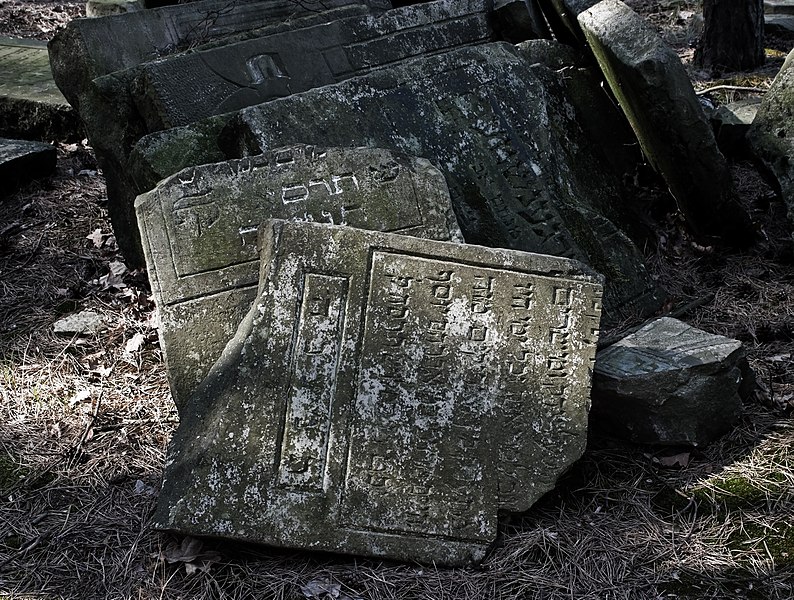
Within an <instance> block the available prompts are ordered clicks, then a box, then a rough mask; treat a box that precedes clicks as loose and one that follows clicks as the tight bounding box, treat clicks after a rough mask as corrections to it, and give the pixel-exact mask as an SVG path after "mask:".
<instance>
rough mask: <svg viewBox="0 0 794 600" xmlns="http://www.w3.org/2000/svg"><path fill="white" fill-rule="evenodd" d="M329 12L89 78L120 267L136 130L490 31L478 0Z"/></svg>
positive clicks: (130, 234)
mask: <svg viewBox="0 0 794 600" xmlns="http://www.w3.org/2000/svg"><path fill="white" fill-rule="evenodd" d="M341 10H343V9H338V11H341ZM345 10H346V9H345ZM338 11H337V12H336V13H330V12H326V13H322V15H324V17H323V16H322V15H321V16H314V17H311V19H312V22H307V19H308V18H304V19H302V20H294V21H291V22H290V24H289V27H287V26H285V25H283V24H282V25H279V26H278V27H277V28H275V29H276V30H275V31H274V30H267V31H266V32H265V31H263V32H262V35H261V36H259V37H257V38H255V39H250V40H244V41H238V42H235V43H231V44H227V45H223V46H219V47H213V48H208V49H205V50H202V49H198V50H197V51H195V52H190V53H183V54H177V55H174V56H171V57H166V58H164V59H161V60H157V61H153V62H150V63H146V64H143V65H139V66H137V67H136V68H134V69H130V70H127V71H125V72H121V73H113V74H111V75H108V76H105V77H102V78H97V79H95V80H94V84H95V90H94V92H93V93H92V94H90V102H91V110H89V111H82V112H83V113H84V115H85V116H84V118H85V120H86V123H87V127H88V129H89V131H90V132H95V135H93V136H92V139H95V141H94V142H93V146H94V148H95V150H96V151H97V154H98V156H99V157H100V159H101V164H102V166H103V170H104V172H105V176H106V178H107V185H108V212H109V214H110V218H111V221H112V223H113V228H114V231H115V233H116V240H117V243H118V244H119V248H120V249H121V251H122V252H123V253H124V256H125V258H126V259H127V262H128V264H140V263H142V262H143V257H142V255H141V250H140V240H139V239H138V238H137V236H136V235H135V233H136V231H135V227H134V223H135V219H134V214H133V209H132V205H133V202H134V198H135V196H136V194H137V191H146V190H147V189H149V188H146V189H140V190H138V188H137V186H136V185H135V183H134V182H133V181H132V180H131V178H130V176H129V174H128V171H127V165H126V162H127V154H128V152H129V150H130V145H131V144H132V143H133V142H134V141H136V140H137V139H138V138H139V137H141V136H143V135H144V134H145V133H147V132H152V131H159V130H162V129H167V128H169V127H174V126H177V125H185V124H188V123H191V122H193V121H196V120H199V119H201V118H203V117H208V116H211V115H217V114H221V113H226V112H229V111H232V110H235V109H239V108H242V107H245V106H250V105H252V104H257V103H260V102H265V101H267V100H270V99H273V98H278V97H282V96H287V95H289V94H292V93H297V92H301V91H305V90H307V89H311V88H314V87H320V86H323V85H326V84H330V83H335V82H337V81H341V80H344V79H349V78H351V77H354V76H357V75H361V74H363V73H366V72H369V71H371V70H373V69H375V68H378V67H382V66H384V65H390V64H393V63H395V62H397V61H401V60H406V59H408V58H412V57H416V56H421V55H424V54H433V53H437V52H440V51H444V50H447V49H449V48H450V47H458V46H465V45H472V44H477V43H480V42H483V41H488V40H492V39H494V37H495V34H494V32H493V29H492V28H491V26H490V17H491V15H490V13H489V12H488V11H489V2H488V1H487V0H440V1H437V2H430V3H428V4H423V5H419V6H410V7H405V8H402V9H396V10H392V11H388V12H386V13H383V14H381V15H379V16H377V17H376V16H373V15H358V16H350V15H349V14H340V13H339V12H338ZM340 17H346V18H340ZM318 22H320V24H318ZM87 95H88V94H87ZM86 100H87V99H84V100H83V104H85V103H86ZM133 101H134V102H133ZM306 139H308V140H310V139H311V138H306ZM300 141H305V140H300ZM221 158H222V157H220V158H219V159H218V160H220V159H221ZM200 162H202V163H205V162H208V161H206V160H202V161H200ZM209 162H214V161H209ZM169 174H170V173H169Z"/></svg>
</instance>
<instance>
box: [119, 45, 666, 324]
mask: <svg viewBox="0 0 794 600" xmlns="http://www.w3.org/2000/svg"><path fill="white" fill-rule="evenodd" d="M562 77H563V75H562V74H560V73H558V72H556V71H554V70H551V69H546V68H544V67H542V66H535V67H533V66H531V65H530V64H528V63H527V61H526V60H524V59H523V56H522V54H521V53H520V51H519V50H517V49H516V47H515V46H512V45H508V44H504V43H495V44H483V45H480V46H476V47H473V48H463V49H457V50H454V51H451V52H448V53H445V54H441V55H437V56H432V57H427V58H422V59H417V60H414V61H410V62H406V63H400V64H397V65H394V66H392V67H390V68H388V69H380V70H377V71H373V72H372V73H370V74H368V75H365V76H362V77H357V78H353V79H350V80H347V81H345V82H342V83H339V84H336V85H333V86H325V87H322V88H317V89H314V90H311V91H308V92H305V93H302V94H295V95H292V96H289V97H286V98H279V99H276V100H273V101H271V102H267V103H264V104H260V105H258V106H255V107H251V108H247V109H244V110H242V111H239V112H238V113H236V114H235V115H234V116H233V117H232V118H231V120H229V122H228V123H227V125H226V126H225V129H223V130H221V131H219V129H220V127H223V122H224V121H227V120H228V118H227V117H224V118H222V119H218V120H208V121H202V122H198V123H196V124H194V125H191V126H188V127H185V128H176V129H172V130H168V131H165V132H161V133H158V134H153V135H150V136H147V137H145V138H143V139H142V140H141V141H140V142H139V143H138V145H137V146H136V151H135V153H134V156H133V158H132V159H131V161H130V163H131V167H132V168H131V169H130V172H131V173H132V174H133V176H134V177H135V178H136V179H137V180H138V181H144V180H147V179H148V180H149V181H151V180H152V179H154V180H155V181H156V179H155V177H162V176H163V175H164V174H170V173H173V172H175V171H176V170H178V169H179V168H181V167H182V165H179V162H180V161H181V160H182V158H183V157H185V156H188V157H190V158H189V160H190V161H193V162H194V163H195V162H198V163H200V162H207V161H206V160H204V159H203V158H201V157H202V154H203V153H206V155H207V156H212V157H216V156H217V155H218V154H220V155H221V157H223V156H224V152H222V151H221V150H220V149H219V144H221V145H222V146H223V147H224V148H225V150H226V155H227V156H228V157H233V156H245V155H251V154H257V153H260V152H262V151H266V150H270V149H272V148H277V147H279V146H283V145H289V144H293V143H299V142H301V141H302V140H306V139H312V140H315V141H316V142H317V143H319V144H322V145H324V146H338V147H346V146H362V145H373V146H378V147H382V148H389V149H392V150H395V151H400V152H404V153H406V154H411V155H414V156H424V157H426V158H428V159H429V160H431V161H432V162H433V163H434V164H435V165H437V166H438V167H439V168H440V169H441V171H442V172H443V173H444V176H445V178H446V180H447V184H448V186H449V189H450V194H451V197H452V203H453V207H454V209H455V213H456V216H457V218H458V223H459V224H460V226H461V230H462V231H463V235H464V237H465V239H466V241H467V242H469V243H475V244H482V245H487V246H496V247H509V248H515V249H518V250H525V251H532V252H539V253H544V254H553V255H557V256H567V257H571V258H575V259H577V260H581V261H582V262H585V263H587V264H590V265H591V266H592V267H593V268H594V269H596V270H597V271H599V272H601V273H603V274H604V275H605V276H606V278H607V284H606V286H607V287H606V292H605V295H604V297H605V320H606V321H610V320H612V319H614V320H619V319H620V318H622V317H621V316H620V315H623V314H626V315H628V314H635V315H636V314H648V313H649V312H653V311H655V310H656V308H658V306H659V304H660V298H659V296H657V295H656V292H657V290H656V287H655V284H654V283H653V282H652V280H651V278H650V276H649V275H648V273H647V271H646V269H645V267H644V265H643V262H642V256H641V255H640V253H639V251H638V250H637V248H636V247H635V246H634V245H633V244H632V242H631V241H630V240H629V239H628V238H627V237H626V235H625V234H624V233H622V231H621V230H620V229H619V228H618V227H617V226H616V225H615V223H614V222H613V221H611V220H610V219H613V218H615V219H620V218H622V215H623V214H624V213H623V212H622V211H621V210H619V204H620V202H619V200H620V198H621V195H620V191H619V187H618V183H617V181H616V179H615V178H614V175H612V174H611V171H610V169H609V167H608V166H606V163H605V159H603V158H600V157H599V155H598V154H596V153H595V148H594V145H593V144H592V143H590V142H589V141H587V138H586V135H585V134H584V133H583V132H582V129H581V127H580V125H579V124H578V123H577V121H576V119H575V115H576V109H574V107H573V106H571V104H570V103H569V102H568V100H567V98H566V96H567V93H566V91H565V88H564V84H563V82H562V80H561V78H562ZM563 131H564V132H565V135H564V136H559V137H558V136H556V135H554V134H555V132H563ZM211 160H213V161H217V160H219V159H218V158H212V159H211ZM158 170H159V171H160V172H159V174H158V175H156V176H153V173H156V172H157V171H158ZM604 215H607V216H604Z"/></svg>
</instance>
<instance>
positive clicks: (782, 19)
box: [764, 15, 794, 35]
mask: <svg viewBox="0 0 794 600" xmlns="http://www.w3.org/2000/svg"><path fill="white" fill-rule="evenodd" d="M764 32H765V33H771V34H776V35H781V34H783V35H791V34H792V33H794V15H765V16H764Z"/></svg>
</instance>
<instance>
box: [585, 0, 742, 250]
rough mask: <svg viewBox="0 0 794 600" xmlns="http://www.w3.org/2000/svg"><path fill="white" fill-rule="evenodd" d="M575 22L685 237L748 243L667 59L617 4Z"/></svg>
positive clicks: (725, 181) (722, 169)
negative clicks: (674, 206) (671, 200)
mask: <svg viewBox="0 0 794 600" xmlns="http://www.w3.org/2000/svg"><path fill="white" fill-rule="evenodd" d="M578 22H579V25H580V26H581V27H582V29H583V30H584V33H585V35H586V37H587V42H588V44H589V45H590V47H591V49H592V50H593V53H594V54H595V56H596V58H597V59H598V63H599V65H600V66H601V70H602V71H603V72H604V76H605V79H606V80H607V82H608V83H609V87H610V88H611V89H612V92H613V93H614V94H615V96H616V97H617V99H618V101H619V103H620V106H621V108H622V109H623V111H624V113H625V114H626V116H627V117H628V120H629V122H630V123H631V126H632V128H633V129H634V133H635V134H636V135H637V138H638V139H639V142H640V145H641V147H642V150H643V152H644V153H645V155H646V157H647V158H648V161H649V162H650V163H651V165H652V166H653V167H654V168H655V169H656V170H657V171H658V172H659V173H660V174H661V175H662V177H663V178H664V179H665V181H666V182H667V185H668V186H669V188H670V191H671V193H672V194H673V196H674V197H675V199H676V201H677V203H678V206H679V208H680V210H681V212H682V213H683V214H684V216H685V218H686V219H687V222H688V223H689V225H690V226H691V227H692V229H693V231H694V232H695V233H696V234H697V235H699V236H701V237H703V238H711V237H722V238H724V240H725V241H726V242H728V243H731V244H736V245H742V244H745V243H747V242H749V241H750V240H751V239H752V237H753V228H752V225H751V222H750V219H749V217H748V215H747V213H746V212H745V211H744V209H743V208H742V207H741V205H740V204H739V202H738V200H737V197H736V194H735V191H734V189H733V184H732V180H731V176H730V172H729V171H728V165H727V163H726V161H725V158H724V157H723V156H722V154H720V152H719V150H718V149H717V144H716V142H715V140H714V133H713V132H712V130H711V126H710V125H709V122H708V120H707V119H706V117H705V115H704V114H703V110H702V108H701V106H700V103H699V102H698V99H697V97H696V96H695V92H694V90H693V89H692V84H691V82H690V80H689V77H688V75H687V73H686V71H685V70H684V67H683V65H682V64H681V61H680V59H679V58H678V56H677V55H676V54H675V52H673V50H672V49H671V48H669V47H668V46H667V45H666V44H665V43H664V42H663V41H662V40H661V38H659V36H658V35H657V33H656V32H655V31H654V30H653V29H652V28H651V26H650V25H648V24H647V23H646V22H645V20H644V19H643V18H642V17H640V16H639V15H638V14H637V13H635V12H634V11H633V10H631V9H630V8H629V7H628V6H626V5H625V4H623V3H622V2H620V1H619V0H602V1H601V2H599V3H598V4H596V5H595V6H593V7H592V8H590V9H588V10H586V11H584V12H582V13H581V14H580V15H579V17H578ZM715 215H719V216H718V217H716V216H715Z"/></svg>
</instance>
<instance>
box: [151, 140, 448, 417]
mask: <svg viewBox="0 0 794 600" xmlns="http://www.w3.org/2000/svg"><path fill="white" fill-rule="evenodd" d="M136 212H137V215H138V223H139V225H140V229H141V237H142V239H143V240H144V249H145V252H146V262H147V265H148V267H149V279H150V281H151V284H152V291H153V292H154V296H155V301H156V303H157V306H158V308H159V315H160V340H161V345H162V348H163V351H164V354H165V360H166V364H167V366H168V374H169V380H170V382H171V392H172V395H173V397H174V401H175V402H176V405H177V407H178V408H180V410H181V409H182V408H183V406H184V404H185V402H186V401H187V399H188V398H189V397H190V394H191V393H192V392H193V391H194V390H195V388H196V386H197V385H198V384H199V383H200V382H201V380H202V379H204V377H205V376H206V374H207V371H209V368H210V367H211V366H212V364H213V363H214V362H215V361H216V360H217V358H218V356H220V354H221V351H222V350H223V348H224V346H225V345H226V343H227V342H228V341H229V340H230V339H231V337H232V336H233V334H234V332H235V330H236V329H237V326H238V325H239V324H240V321H241V320H242V319H243V317H244V316H245V313H246V312H248V309H249V308H250V306H251V302H252V301H253V299H254V295H255V291H256V284H257V281H258V278H259V263H258V258H259V255H258V250H257V246H256V229H257V226H258V225H259V224H260V223H262V222H264V221H265V220H267V219H270V218H279V219H301V220H307V221H320V222H329V223H336V224H341V225H350V226H353V227H359V228H362V229H373V230H379V231H389V232H397V233H402V234H405V235H414V236H417V237H423V238H428V239H435V240H454V241H462V238H461V235H460V229H459V228H458V225H457V222H456V221H455V214H454V213H453V212H452V205H451V203H450V200H449V192H448V190H447V185H446V183H445V182H444V177H443V175H441V173H440V172H439V171H438V169H436V168H435V167H433V166H432V165H431V164H430V163H429V162H428V161H426V160H424V159H415V158H411V157H408V156H405V155H402V154H399V153H393V152H388V151H386V150H378V149H370V148H351V149H339V148H331V149H328V150H318V149H316V148H313V147H311V146H308V147H307V146H295V147H290V148H282V149H278V150H276V151H274V152H272V153H267V154H265V155H261V156H257V157H253V158H250V159H243V160H235V161H229V162H225V163H219V164H214V165H204V166H201V167H195V168H190V169H187V170H185V171H182V172H180V173H178V174H176V175H174V176H172V177H170V178H168V179H166V180H165V181H163V182H161V183H160V184H159V185H158V186H157V188H156V189H155V190H153V191H152V192H149V193H148V194H145V195H142V196H140V197H139V198H138V200H137V201H136Z"/></svg>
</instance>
